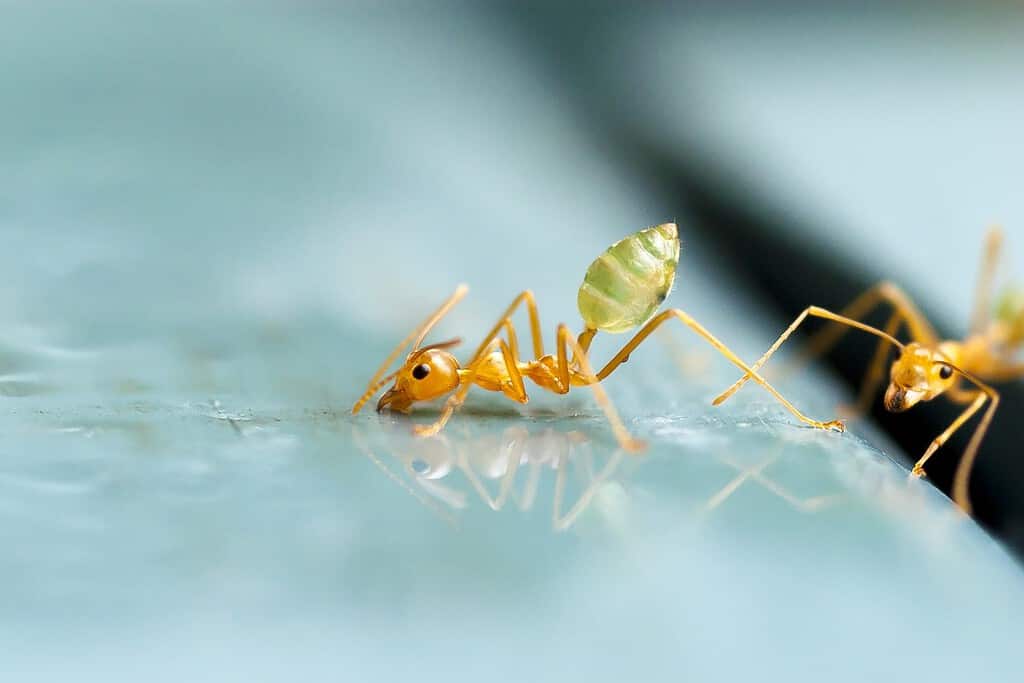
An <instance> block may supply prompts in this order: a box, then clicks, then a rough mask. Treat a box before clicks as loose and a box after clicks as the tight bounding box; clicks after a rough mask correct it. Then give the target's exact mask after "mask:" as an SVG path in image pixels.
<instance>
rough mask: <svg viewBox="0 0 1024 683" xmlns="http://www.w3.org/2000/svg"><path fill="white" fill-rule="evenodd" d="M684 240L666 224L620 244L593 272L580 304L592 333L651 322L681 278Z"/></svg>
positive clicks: (594, 265)
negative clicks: (678, 274) (678, 272)
mask: <svg viewBox="0 0 1024 683" xmlns="http://www.w3.org/2000/svg"><path fill="white" fill-rule="evenodd" d="M678 263H679V234H678V232H677V231H676V225H675V223H663V224H661V225H656V226H654V227H653V228H647V229H645V230H641V231H640V232H638V233H636V234H634V235H630V236H629V237H627V238H625V239H623V240H620V241H618V242H616V243H615V244H613V245H612V246H611V247H609V248H608V250H607V251H605V252H604V253H603V254H601V256H599V257H598V258H597V260H596V261H594V262H593V263H591V264H590V267H589V268H587V274H586V276H585V277H584V278H583V285H582V286H581V287H580V292H579V296H578V297H577V299H576V303H577V305H578V306H579V309H580V315H582V316H583V322H584V323H585V324H586V326H587V327H589V328H592V329H596V330H603V331H605V332H625V331H627V330H631V329H633V328H634V327H637V326H639V325H642V324H643V323H645V322H647V321H648V320H649V319H650V318H651V316H653V315H654V313H655V312H656V311H657V310H658V307H659V306H661V302H662V301H664V300H665V297H667V296H668V294H669V292H670V291H671V290H672V283H673V282H674V281H675V277H676V264H678Z"/></svg>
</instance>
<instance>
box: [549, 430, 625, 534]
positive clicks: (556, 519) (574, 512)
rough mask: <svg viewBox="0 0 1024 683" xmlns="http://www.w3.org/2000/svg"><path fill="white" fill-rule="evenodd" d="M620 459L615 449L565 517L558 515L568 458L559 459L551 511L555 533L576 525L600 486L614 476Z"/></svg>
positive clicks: (619, 450) (618, 451) (560, 508)
mask: <svg viewBox="0 0 1024 683" xmlns="http://www.w3.org/2000/svg"><path fill="white" fill-rule="evenodd" d="M622 457H623V451H622V450H621V449H617V450H616V451H615V452H614V453H613V454H612V455H611V457H610V458H609V459H608V462H607V463H605V465H604V467H602V468H601V471H600V472H598V473H597V476H595V477H594V478H593V479H592V480H591V481H590V484H589V485H588V486H587V488H586V490H584V491H583V494H582V495H581V496H580V497H579V500H577V501H576V503H575V504H573V506H572V507H571V508H569V511H568V512H566V513H565V515H560V512H561V510H562V497H563V496H564V494H565V476H566V473H565V470H566V467H567V466H568V461H569V457H568V454H566V455H565V456H564V457H561V458H559V461H558V476H557V478H556V479H555V500H554V504H553V509H552V511H551V526H552V528H553V529H554V530H555V531H565V530H566V529H568V528H569V527H571V526H572V525H573V524H575V523H576V519H577V518H578V517H579V516H580V515H581V514H583V511H584V510H586V509H587V507H588V506H589V505H590V503H591V502H592V501H593V499H594V496H595V495H597V492H598V491H599V490H600V488H601V485H602V484H604V483H605V482H606V481H607V480H608V479H609V478H610V477H611V476H612V475H613V474H615V470H616V469H618V467H619V463H620V462H622Z"/></svg>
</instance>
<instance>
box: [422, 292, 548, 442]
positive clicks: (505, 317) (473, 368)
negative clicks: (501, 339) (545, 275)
mask: <svg viewBox="0 0 1024 683" xmlns="http://www.w3.org/2000/svg"><path fill="white" fill-rule="evenodd" d="M524 302H525V303H526V308H527V312H528V313H529V316H530V334H531V336H532V337H533V351H534V354H535V355H536V356H537V358H540V357H541V356H543V355H544V341H543V339H542V338H541V332H540V316H539V314H538V312H537V302H536V299H535V298H534V296H533V292H531V291H530V290H528V289H527V290H524V291H522V292H520V293H519V295H518V296H517V297H516V298H515V299H513V300H512V303H511V304H509V306H508V308H506V309H505V312H504V313H503V314H502V316H501V317H500V318H499V319H498V322H497V323H495V324H494V327H492V328H491V330H490V331H489V332H488V333H487V336H485V337H484V340H483V341H482V342H480V346H478V347H477V349H476V351H475V352H474V353H473V355H472V356H471V357H470V360H469V363H468V364H467V366H466V370H467V373H466V375H465V377H463V378H462V379H461V380H460V385H461V386H460V387H459V388H458V390H457V391H456V392H455V394H453V395H452V396H451V397H449V398H448V400H447V401H446V402H445V405H444V409H443V410H442V411H441V415H440V417H438V418H437V420H436V421H435V422H434V423H433V424H431V425H426V426H422V425H420V426H417V427H415V428H414V429H413V432H414V433H416V434H417V435H418V436H430V435H431V434H437V433H438V432H440V431H441V430H442V429H444V426H445V424H446V423H447V422H448V419H449V418H450V417H451V416H452V413H453V412H455V410H457V409H458V408H459V406H461V405H462V403H463V401H465V400H466V394H467V393H469V390H470V388H471V387H472V386H473V382H474V381H475V380H476V375H477V371H478V370H479V368H480V364H481V363H482V362H483V361H484V360H485V359H486V358H487V354H488V353H490V351H491V348H492V347H493V346H494V343H495V340H496V339H497V338H498V334H499V333H500V332H501V330H502V328H504V329H507V330H510V331H511V332H512V337H511V339H512V340H513V343H515V344H516V347H517V348H516V352H517V353H516V355H515V357H516V358H518V341H516V340H515V328H514V326H513V325H512V321H511V316H512V314H513V313H515V311H516V309H517V308H519V305H520V304H522V303H524ZM503 353H504V352H503ZM507 363H508V360H507V358H506V364H507ZM518 372H519V368H518V363H514V364H512V365H511V366H510V368H509V374H510V375H512V374H513V373H518ZM513 381H515V380H513ZM522 386H523V383H522V375H521V374H519V387H522ZM522 395H523V396H524V397H525V395H526V392H525V389H522ZM520 402H523V401H520Z"/></svg>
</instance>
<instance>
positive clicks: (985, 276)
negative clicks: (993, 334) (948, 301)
mask: <svg viewBox="0 0 1024 683" xmlns="http://www.w3.org/2000/svg"><path fill="white" fill-rule="evenodd" d="M1002 246H1003V231H1002V229H1000V228H999V227H992V228H989V231H988V234H987V235H986V236H985V249H984V251H982V254H981V267H980V268H979V269H978V284H977V285H976V286H975V290H974V292H975V293H974V314H973V315H972V316H971V332H972V333H978V332H983V331H984V330H985V327H987V326H988V323H989V320H990V319H991V317H992V307H991V297H992V279H993V276H994V275H995V271H996V267H997V266H998V265H999V252H1000V250H1001V249H1002Z"/></svg>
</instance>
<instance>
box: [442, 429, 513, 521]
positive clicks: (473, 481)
mask: <svg viewBox="0 0 1024 683" xmlns="http://www.w3.org/2000/svg"><path fill="white" fill-rule="evenodd" d="M525 438H528V437H524V440H525ZM522 453H523V441H521V440H516V441H513V443H512V447H511V448H510V449H509V453H508V455H507V457H506V461H505V472H504V473H503V474H502V475H501V483H500V484H499V485H498V495H497V496H496V497H493V498H492V497H491V495H490V494H489V493H488V492H487V487H486V486H484V485H483V482H481V481H480V477H479V476H477V472H476V470H475V469H474V468H473V466H472V465H471V464H470V462H469V458H468V457H467V454H466V453H465V451H464V450H463V449H461V448H460V449H459V469H461V470H462V473H463V474H464V475H465V477H466V479H468V480H469V484H470V486H472V487H473V488H474V489H475V490H476V492H477V495H479V496H480V499H481V500H483V501H484V503H486V504H487V506H488V507H490V508H491V509H492V510H494V511H495V512H497V511H499V510H501V509H502V508H503V507H505V503H506V501H507V500H508V497H509V494H510V493H511V492H512V486H513V484H514V483H515V478H516V473H517V472H518V471H519V461H520V460H521V459H522Z"/></svg>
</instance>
